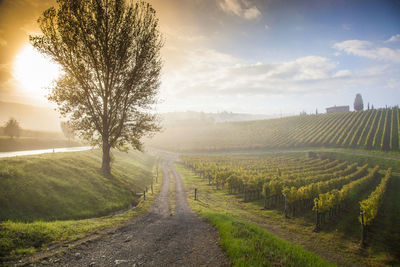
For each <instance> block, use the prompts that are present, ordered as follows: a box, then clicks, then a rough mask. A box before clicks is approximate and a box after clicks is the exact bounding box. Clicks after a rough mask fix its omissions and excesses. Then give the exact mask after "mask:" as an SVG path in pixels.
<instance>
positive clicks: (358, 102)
mask: <svg viewBox="0 0 400 267" xmlns="http://www.w3.org/2000/svg"><path fill="white" fill-rule="evenodd" d="M363 109H364V102H363V99H362V96H361V94H357V95H356V98H355V99H354V110H356V111H361V110H363Z"/></svg>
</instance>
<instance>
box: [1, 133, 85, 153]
mask: <svg viewBox="0 0 400 267" xmlns="http://www.w3.org/2000/svg"><path fill="white" fill-rule="evenodd" d="M74 146H82V144H81V143H79V142H77V141H68V140H67V139H62V138H38V137H20V138H13V139H11V138H10V137H6V136H0V152H9V151H21V150H35V149H49V148H59V147H74Z"/></svg>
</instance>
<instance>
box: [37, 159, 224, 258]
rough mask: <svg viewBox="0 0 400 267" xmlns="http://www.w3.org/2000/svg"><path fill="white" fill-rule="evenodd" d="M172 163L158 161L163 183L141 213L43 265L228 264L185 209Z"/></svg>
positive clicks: (209, 231) (214, 238)
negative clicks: (171, 204) (173, 204)
mask: <svg viewBox="0 0 400 267" xmlns="http://www.w3.org/2000/svg"><path fill="white" fill-rule="evenodd" d="M173 162H174V158H173V157H171V156H167V157H166V158H165V159H164V161H163V162H162V171H163V179H164V181H163V185H162V188H161V191H160V195H159V196H158V198H157V199H156V201H155V203H154V205H153V207H152V208H151V209H150V211H149V212H148V213H147V214H146V215H144V216H143V217H142V218H140V219H139V220H136V221H132V222H131V223H129V224H128V225H125V226H123V227H122V228H119V229H118V230H117V231H115V232H114V233H110V234H109V235H108V236H105V237H102V238H100V239H99V240H95V241H94V242H86V243H83V244H81V245H79V246H78V247H75V248H73V249H71V250H69V251H68V252H67V253H65V254H62V255H55V256H52V257H51V258H49V259H47V260H46V262H47V263H49V264H50V265H51V266H228V265H229V260H228V258H227V256H226V255H225V253H224V252H223V251H222V249H221V247H220V245H219V236H218V232H217V231H216V229H215V228H214V227H212V226H211V225H210V224H209V223H208V222H207V221H205V220H204V219H201V218H199V217H198V216H197V215H196V214H195V213H194V212H193V211H192V210H191V209H190V207H189V206H188V204H187V201H186V194H185V190H184V186H183V182H182V179H181V177H180V175H179V174H178V172H177V171H176V170H175V168H174V166H173ZM169 173H171V174H172V175H171V176H172V179H175V191H176V192H175V194H176V207H175V215H171V213H170V207H169V201H168V198H169V193H170V192H169V184H170V175H169ZM34 266H45V264H44V263H36V264H34Z"/></svg>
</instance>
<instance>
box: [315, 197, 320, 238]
mask: <svg viewBox="0 0 400 267" xmlns="http://www.w3.org/2000/svg"><path fill="white" fill-rule="evenodd" d="M319 230H320V225H319V211H318V199H316V200H315V229H314V232H318V231H319Z"/></svg>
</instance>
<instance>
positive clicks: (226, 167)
mask: <svg viewBox="0 0 400 267" xmlns="http://www.w3.org/2000/svg"><path fill="white" fill-rule="evenodd" d="M182 162H183V164H184V165H185V166H186V167H187V168H188V169H190V170H192V171H193V172H194V173H196V174H197V175H198V176H199V177H200V178H202V179H203V180H204V183H207V184H209V185H211V186H215V188H216V189H218V190H226V192H227V193H229V194H233V195H237V196H238V197H241V198H242V201H244V202H249V201H261V200H263V205H264V209H276V210H281V211H282V215H283V216H284V217H285V218H290V217H293V218H294V217H301V216H308V217H309V218H310V217H311V218H315V219H313V220H314V222H315V231H319V230H321V229H323V228H324V226H325V225H329V223H331V222H336V223H337V221H338V220H339V221H340V218H341V217H342V216H343V215H346V216H351V217H353V218H359V220H360V222H361V223H360V224H359V225H360V226H361V228H362V229H363V235H362V238H361V244H362V245H363V244H365V235H366V233H367V230H366V227H367V226H371V225H373V222H374V220H375V218H376V217H379V215H380V209H381V205H382V201H383V199H384V196H385V192H386V188H387V185H388V184H389V182H390V180H391V169H390V168H389V169H388V170H380V168H379V166H368V164H364V165H360V166H359V165H358V164H357V163H351V162H347V161H341V160H334V159H330V158H323V157H320V156H318V155H316V154H314V153H310V155H309V156H308V157H289V156H280V157H272V156H258V157H255V156H209V155H207V156H204V155H201V156H199V155H186V156H182ZM359 202H360V203H359ZM355 206H357V210H359V211H357V212H354V214H351V215H348V214H346V213H347V212H349V210H350V209H349V207H355ZM359 212H361V213H359ZM314 216H315V217H314ZM355 227H357V225H356V226H355Z"/></svg>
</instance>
